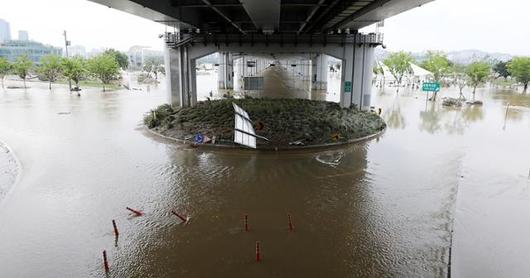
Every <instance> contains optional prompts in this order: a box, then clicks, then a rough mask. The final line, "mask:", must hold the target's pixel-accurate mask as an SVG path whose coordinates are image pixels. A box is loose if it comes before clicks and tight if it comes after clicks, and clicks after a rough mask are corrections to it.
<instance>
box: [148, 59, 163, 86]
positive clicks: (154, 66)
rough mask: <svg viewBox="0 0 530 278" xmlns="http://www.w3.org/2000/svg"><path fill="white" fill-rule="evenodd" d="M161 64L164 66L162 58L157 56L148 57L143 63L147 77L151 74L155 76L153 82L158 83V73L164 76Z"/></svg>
mask: <svg viewBox="0 0 530 278" xmlns="http://www.w3.org/2000/svg"><path fill="white" fill-rule="evenodd" d="M163 64H164V60H163V58H162V57H159V56H152V57H148V58H147V59H146V60H145V63H144V71H145V72H146V73H147V75H148V76H150V75H151V73H153V74H154V76H155V80H156V81H158V74H159V73H162V74H165V70H164V66H163Z"/></svg>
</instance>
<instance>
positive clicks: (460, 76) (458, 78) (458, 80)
mask: <svg viewBox="0 0 530 278" xmlns="http://www.w3.org/2000/svg"><path fill="white" fill-rule="evenodd" d="M452 68H453V70H452V71H453V76H454V79H455V80H454V82H455V85H456V86H458V89H459V92H460V95H459V96H458V98H460V99H461V100H466V97H465V96H464V93H463V90H464V88H465V87H466V85H467V82H468V80H467V74H466V66H464V65H460V64H454V65H453V67H452Z"/></svg>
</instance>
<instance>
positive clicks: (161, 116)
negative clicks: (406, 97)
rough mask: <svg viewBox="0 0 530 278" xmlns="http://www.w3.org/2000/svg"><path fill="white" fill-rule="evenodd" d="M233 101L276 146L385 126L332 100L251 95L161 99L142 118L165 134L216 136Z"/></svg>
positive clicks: (226, 128) (227, 121) (222, 133)
mask: <svg viewBox="0 0 530 278" xmlns="http://www.w3.org/2000/svg"><path fill="white" fill-rule="evenodd" d="M232 103H236V104H237V105H239V106H241V107H242V108H243V109H245V110H246V111H247V112H248V113H249V115H250V117H251V119H252V120H253V121H254V125H255V126H256V127H257V126H260V127H261V126H262V127H263V128H262V129H261V130H257V128H256V133H257V134H258V135H261V136H264V137H266V138H268V139H270V140H271V142H273V143H274V144H279V145H287V144H288V143H289V142H292V141H303V142H304V143H305V144H323V143H331V142H336V141H341V140H349V139H354V138H359V137H363V136H366V135H370V134H374V133H376V132H378V131H380V130H382V129H384V128H385V126H386V125H385V123H384V121H383V120H382V119H381V118H380V117H379V116H377V115H375V114H373V113H369V112H363V111H358V110H356V109H353V108H341V107H340V105H339V104H337V103H332V102H324V101H312V100H304V99H252V98H245V99H229V100H228V99H224V100H213V101H204V102H199V103H198V104H197V105H196V106H194V107H185V108H180V109H177V110H173V109H172V108H171V107H170V106H169V105H167V104H166V105H162V106H160V107H158V108H157V109H156V110H154V111H152V112H151V113H150V114H149V115H147V116H146V117H145V119H144V122H145V124H146V125H147V126H148V127H149V128H156V129H157V130H159V131H161V132H163V131H168V134H167V135H170V136H176V137H178V136H181V137H182V136H188V137H189V136H192V135H194V134H196V133H199V132H200V133H203V134H206V135H208V136H214V135H215V136H217V138H232V137H233V129H234V109H233V107H232ZM258 123H259V124H258ZM337 138H339V139H337Z"/></svg>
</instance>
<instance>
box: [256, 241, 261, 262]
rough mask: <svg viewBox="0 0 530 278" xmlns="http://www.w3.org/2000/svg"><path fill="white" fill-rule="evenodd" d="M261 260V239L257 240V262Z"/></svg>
mask: <svg viewBox="0 0 530 278" xmlns="http://www.w3.org/2000/svg"><path fill="white" fill-rule="evenodd" d="M260 261H261V252H260V248H259V241H256V262H258V263H259V262H260Z"/></svg>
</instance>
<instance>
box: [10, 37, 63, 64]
mask: <svg viewBox="0 0 530 278" xmlns="http://www.w3.org/2000/svg"><path fill="white" fill-rule="evenodd" d="M62 51H63V50H62V49H61V48H59V47H54V46H51V45H44V44H42V43H40V42H35V41H20V40H14V41H7V42H4V43H1V44H0V57H6V58H7V59H8V60H9V61H11V62H13V61H15V59H16V58H17V57H19V56H22V55H27V56H28V58H30V59H31V60H32V61H33V62H34V63H35V64H37V65H38V64H40V59H41V57H42V56H46V55H57V56H62Z"/></svg>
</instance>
